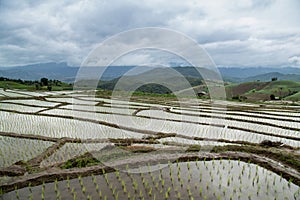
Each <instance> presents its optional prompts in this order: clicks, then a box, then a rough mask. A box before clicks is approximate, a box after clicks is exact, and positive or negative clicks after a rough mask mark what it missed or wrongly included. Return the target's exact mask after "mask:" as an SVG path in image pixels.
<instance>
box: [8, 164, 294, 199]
mask: <svg viewBox="0 0 300 200" xmlns="http://www.w3.org/2000/svg"><path fill="white" fill-rule="evenodd" d="M299 194H300V190H299V187H298V186H296V185H294V184H293V183H289V182H288V181H287V180H285V179H284V178H282V177H280V176H278V175H277V174H275V173H273V172H271V171H269V170H266V169H264V168H262V167H260V166H258V165H255V164H250V163H245V162H242V161H228V160H214V161H198V162H182V163H173V164H170V163H169V164H162V165H155V166H153V165H152V166H145V167H141V168H136V169H129V172H128V171H127V172H122V171H116V172H112V173H107V174H105V175H96V176H88V177H79V178H76V179H71V180H64V181H58V182H54V183H46V184H45V185H39V186H35V187H26V188H23V189H19V190H16V191H12V192H9V193H7V194H4V195H3V196H2V198H3V199H18V198H19V199H30V198H31V197H32V199H41V197H42V196H44V198H45V199H60V198H61V199H74V198H76V199H86V198H92V199H99V198H100V197H101V198H102V199H105V198H106V199H143V198H144V199H192V198H193V199H287V200H290V199H295V200H296V199H299Z"/></svg>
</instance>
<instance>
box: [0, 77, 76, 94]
mask: <svg viewBox="0 0 300 200" xmlns="http://www.w3.org/2000/svg"><path fill="white" fill-rule="evenodd" d="M0 88H3V89H4V90H6V89H22V90H29V91H34V90H49V91H51V90H53V91H60V90H71V89H73V86H72V84H69V83H64V82H61V81H59V80H49V79H47V78H41V80H39V81H37V80H36V81H30V80H21V79H9V78H4V77H0Z"/></svg>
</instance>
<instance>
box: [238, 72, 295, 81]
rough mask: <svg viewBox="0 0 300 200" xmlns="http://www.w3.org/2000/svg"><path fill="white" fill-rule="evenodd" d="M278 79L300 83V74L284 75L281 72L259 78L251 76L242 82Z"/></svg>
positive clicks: (259, 76)
mask: <svg viewBox="0 0 300 200" xmlns="http://www.w3.org/2000/svg"><path fill="white" fill-rule="evenodd" d="M274 77H276V78H277V79H278V80H290V81H300V74H282V73H279V72H270V73H266V74H260V75H257V76H250V77H247V78H244V79H242V82H249V81H257V80H259V81H270V80H271V79H272V78H274Z"/></svg>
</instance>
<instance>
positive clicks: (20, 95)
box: [0, 83, 300, 199]
mask: <svg viewBox="0 0 300 200" xmlns="http://www.w3.org/2000/svg"><path fill="white" fill-rule="evenodd" d="M284 84H285V83H284ZM89 94H92V93H90V92H85V91H52V92H46V91H32V92H31V91H25V90H11V89H8V90H6V91H4V90H2V89H0V112H1V115H0V118H1V126H0V134H1V136H0V143H1V145H0V160H1V162H0V164H1V166H0V175H1V176H0V188H1V190H0V191H2V193H3V194H2V198H4V199H18V198H21V199H24V198H29V199H30V198H31V199H53V198H54V199H55V198H56V199H60V198H61V199H70V198H73V199H83V198H87V199H91V198H92V199H98V198H100V199H101V198H102V199H125V198H126V199H132V198H135V199H136V198H141V199H142V198H144V199H154V198H155V199H182V198H183V199H192V198H194V199H199V198H200V199H202V198H203V199H205V198H206V199H220V198H221V197H226V199H230V198H232V199H238V198H240V196H241V195H245V194H246V196H247V199H265V198H271V199H274V198H275V197H276V198H278V199H298V197H299V194H300V193H299V191H300V189H299V185H300V171H299V169H300V155H299V150H300V135H299V132H300V126H299V124H300V121H299V120H298V118H299V116H300V110H299V108H298V107H297V106H287V105H285V106H283V105H273V104H262V105H259V104H251V103H239V102H226V101H214V102H211V101H210V100H201V99H189V98H185V99H180V102H179V101H178V99H176V98H174V97H173V96H164V95H145V94H144V95H143V93H137V94H135V95H134V96H132V97H131V98H130V102H126V101H124V98H123V97H122V96H121V95H120V96H119V97H118V98H114V99H111V98H110V95H111V93H110V92H108V91H98V92H97V93H96V96H91V95H89ZM128 172H129V173H128Z"/></svg>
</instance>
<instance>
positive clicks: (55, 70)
mask: <svg viewBox="0 0 300 200" xmlns="http://www.w3.org/2000/svg"><path fill="white" fill-rule="evenodd" d="M134 67H135V66H110V67H108V68H107V69H106V71H105V72H104V74H103V75H102V77H101V80H111V79H114V78H117V77H119V76H122V75H123V74H125V73H126V72H128V71H129V70H131V69H133V68H134ZM140 68H142V69H141V70H142V72H143V71H147V70H151V69H152V68H149V67H140ZM78 70H79V67H70V66H69V65H68V64H67V63H64V62H62V63H54V62H50V63H39V64H33V65H26V66H16V67H0V77H7V78H11V79H23V80H39V79H41V78H43V77H47V78H49V79H56V80H60V81H64V82H74V80H75V77H76V75H77V72H78ZM93 71H96V70H94V69H93V68H90V70H89V73H88V74H89V76H94V77H87V78H92V79H94V78H97V79H99V77H98V76H97V73H93ZM136 73H138V72H136Z"/></svg>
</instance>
